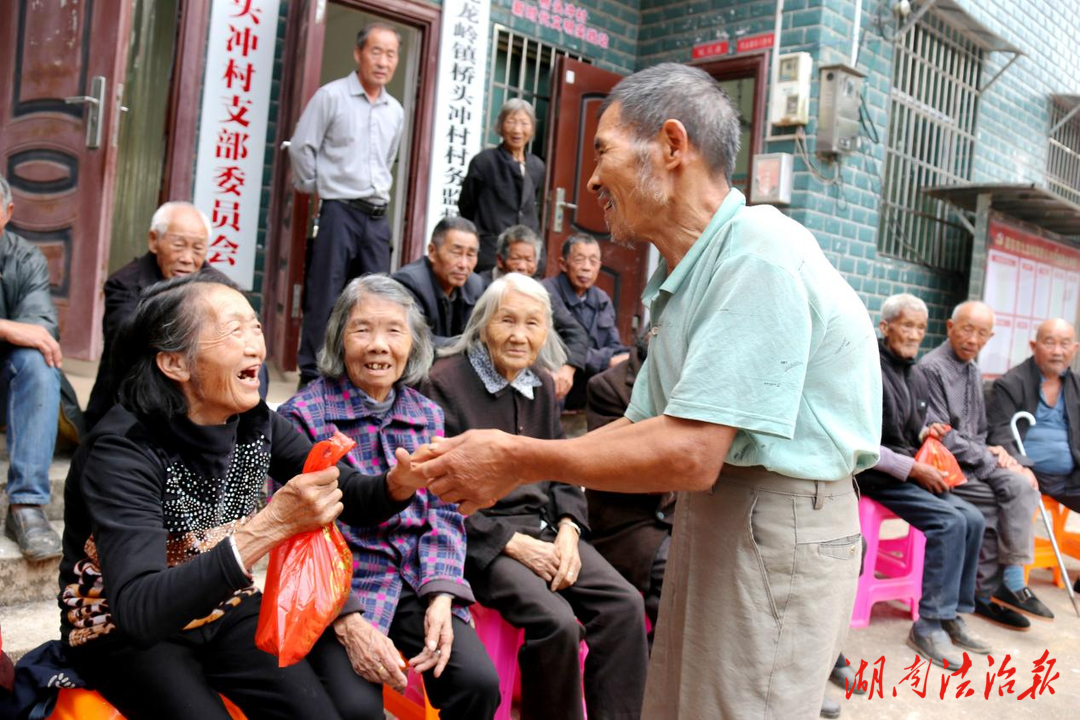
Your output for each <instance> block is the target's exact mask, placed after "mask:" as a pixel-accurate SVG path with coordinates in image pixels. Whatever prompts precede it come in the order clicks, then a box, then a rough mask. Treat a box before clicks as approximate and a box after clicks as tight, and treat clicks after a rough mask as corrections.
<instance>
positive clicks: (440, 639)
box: [409, 596, 454, 677]
mask: <svg viewBox="0 0 1080 720" xmlns="http://www.w3.org/2000/svg"><path fill="white" fill-rule="evenodd" d="M453 608H454V600H453V598H451V597H447V596H439V597H436V598H433V599H432V601H431V603H430V604H429V605H428V609H427V613H425V614H424V649H423V650H421V651H420V653H419V654H418V655H417V656H416V657H414V658H413V659H411V660H409V665H411V666H412V668H413V670H415V671H416V672H419V673H424V672H427V671H428V670H430V669H431V668H435V677H439V676H440V675H442V672H443V668H445V667H446V663H448V662H449V661H450V651H451V650H452V649H453V646H454V622H453V621H454V615H453V613H452V612H451V611H452V610H453Z"/></svg>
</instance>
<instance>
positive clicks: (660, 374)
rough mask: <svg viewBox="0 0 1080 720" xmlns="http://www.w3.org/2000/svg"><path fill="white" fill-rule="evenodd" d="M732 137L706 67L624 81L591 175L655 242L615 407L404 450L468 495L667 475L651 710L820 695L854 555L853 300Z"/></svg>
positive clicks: (487, 499)
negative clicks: (563, 421)
mask: <svg viewBox="0 0 1080 720" xmlns="http://www.w3.org/2000/svg"><path fill="white" fill-rule="evenodd" d="M738 147H739V122H738V113H737V111H736V109H735V108H734V106H733V105H732V103H731V101H730V99H729V98H728V97H727V96H726V95H725V94H724V93H723V91H721V90H720V88H719V87H718V85H717V84H716V83H715V82H714V81H713V80H712V79H711V78H710V77H709V76H708V75H706V74H705V73H704V72H702V71H701V70H699V69H695V68H690V67H686V66H683V65H675V64H663V65H658V66H655V67H652V68H649V69H647V70H643V71H641V72H639V73H636V74H635V75H632V76H630V77H628V78H626V79H624V80H623V81H622V82H620V83H619V85H618V86H616V88H615V90H614V91H613V92H612V94H611V96H610V97H609V98H608V100H607V101H606V102H605V104H604V106H603V109H602V115H601V118H600V124H599V127H598V129H597V132H596V137H595V148H596V153H597V165H596V170H595V172H594V173H593V176H592V178H591V179H590V180H589V187H590V188H591V189H592V190H593V191H594V192H596V194H597V197H598V199H599V202H600V204H601V206H602V207H603V209H604V215H605V218H606V220H607V223H608V226H609V227H610V229H611V234H612V237H613V238H614V239H615V240H616V241H619V242H623V243H627V244H636V243H641V242H649V243H652V244H653V245H655V246H656V248H657V250H658V251H659V252H660V255H661V257H662V260H661V261H660V265H659V267H658V268H657V270H656V273H655V275H654V276H653V277H652V279H651V280H650V282H649V284H648V287H647V288H646V289H645V293H644V296H643V300H644V301H645V302H647V303H648V304H649V306H650V309H651V314H650V318H651V330H650V332H651V333H652V338H651V341H650V346H649V357H648V359H647V360H646V362H645V364H644V366H643V367H642V369H641V372H640V374H639V375H638V378H637V382H636V383H635V385H634V390H633V395H632V398H631V402H630V407H629V408H628V409H627V411H626V417H624V418H622V419H621V420H619V421H616V422H615V423H612V424H610V425H607V426H606V427H604V428H601V429H599V430H596V431H594V432H592V433H589V434H588V435H585V436H583V437H581V438H577V439H573V440H557V441H541V440H534V439H530V438H524V437H515V436H510V435H505V434H502V433H499V432H495V431H479V432H477V431H473V432H469V433H466V434H464V435H460V436H458V437H456V438H451V439H448V440H445V441H442V442H441V443H437V444H436V445H435V446H434V447H433V448H430V449H422V450H421V451H418V454H417V455H416V456H415V457H414V461H416V462H423V463H424V464H425V468H424V473H425V474H426V476H427V477H429V478H430V479H431V482H430V484H429V487H430V488H431V489H432V490H433V491H434V492H436V493H437V494H439V495H440V496H441V497H442V498H443V499H444V500H449V501H453V502H460V503H461V508H462V510H463V511H464V512H469V511H471V510H474V509H476V508H478V507H484V506H487V505H489V504H491V503H493V502H494V501H495V500H496V499H497V498H499V497H501V496H503V495H505V494H506V493H507V492H509V491H510V490H512V489H513V488H515V487H517V486H518V485H520V484H522V483H528V482H534V481H537V480H541V479H546V478H556V479H559V480H562V481H564V482H568V483H573V484H576V485H584V486H586V487H589V488H595V489H597V490H614V491H621V492H663V491H669V490H677V491H680V495H679V500H678V504H677V510H676V515H675V527H674V535H673V537H672V544H671V554H670V557H669V560H668V567H667V574H666V576H665V579H664V590H663V597H662V599H661V606H660V620H659V626H658V629H657V634H656V641H655V645H654V647H653V654H652V664H651V666H650V668H649V679H648V683H647V686H646V699H645V711H644V713H643V717H644V718H647V719H649V720H652V719H653V718H672V719H675V718H680V719H682V720H686V719H688V718H702V719H705V718H708V720H715V719H716V718H744V717H761V718H785V719H788V718H811V717H816V716H817V714H818V711H819V709H820V707H821V701H822V697H823V695H824V690H825V683H826V679H827V678H828V676H829V671H830V669H831V667H832V664H833V660H834V659H835V658H836V656H837V654H838V653H839V651H840V643H841V641H842V639H843V637H844V634H845V629H846V627H847V625H848V622H849V621H850V617H851V608H852V604H853V602H854V596H855V586H856V580H857V575H858V572H859V558H860V542H859V520H858V512H857V498H856V495H855V493H854V490H853V487H852V480H851V477H852V474H853V473H857V472H859V471H861V470H865V469H866V468H869V467H872V466H873V465H874V464H875V463H876V461H877V458H878V448H879V444H880V429H881V428H880V426H881V374H880V366H879V363H878V359H877V344H876V339H875V336H874V329H873V326H872V325H871V322H870V318H869V316H868V315H867V312H866V309H865V308H864V307H863V305H862V303H861V302H860V301H859V299H858V297H857V296H856V295H855V293H854V292H853V291H852V290H851V288H850V287H849V286H848V284H847V283H846V282H844V280H843V278H842V277H841V276H840V275H839V274H838V273H837V272H836V270H835V269H834V268H833V267H832V266H831V265H830V264H829V262H828V260H827V259H826V258H825V256H824V254H822V252H821V250H820V248H819V247H818V244H817V242H816V241H815V239H814V238H813V236H812V235H811V234H810V233H809V232H808V231H807V230H806V229H805V228H803V227H802V226H801V225H799V224H798V223H797V222H795V221H793V220H791V219H790V218H788V217H786V216H784V215H783V214H781V213H780V212H778V211H777V210H776V209H775V208H773V207H770V206H758V207H753V208H750V207H746V200H745V198H744V197H743V195H742V194H741V193H740V192H739V191H738V190H736V189H734V188H732V187H731V184H730V183H731V175H732V171H733V168H734V164H735V157H736V155H737V152H738ZM432 456H434V457H433V458H432ZM721 469H722V471H721ZM560 572H569V571H568V570H566V569H560Z"/></svg>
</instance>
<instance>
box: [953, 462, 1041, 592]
mask: <svg viewBox="0 0 1080 720" xmlns="http://www.w3.org/2000/svg"><path fill="white" fill-rule="evenodd" d="M961 469H963V468H961ZM952 492H953V493H954V494H956V495H959V496H960V497H962V498H963V499H964V500H967V501H968V502H969V503H971V504H972V505H974V506H975V507H976V508H978V509H979V512H981V513H982V515H983V519H984V520H985V521H986V529H985V531H984V532H983V543H982V547H980V549H979V571H978V578H977V580H976V583H975V584H976V590H975V595H976V597H978V598H981V599H983V600H989V599H990V596H991V595H993V594H994V592H995V591H996V590H997V589H998V587H1000V586H1001V580H1002V574H1001V573H1002V568H1004V567H1005V566H1007V565H1026V564H1028V563H1030V562H1031V561H1032V560H1033V559H1034V557H1035V523H1034V522H1032V518H1033V516H1034V514H1035V510H1036V509H1038V507H1039V498H1040V495H1039V493H1038V491H1037V490H1034V489H1032V487H1031V486H1030V485H1029V484H1028V481H1027V478H1025V477H1024V476H1023V475H1021V474H1020V473H1015V472H1012V471H1010V470H1005V469H1003V468H997V469H995V470H994V472H993V473H991V474H990V476H989V477H987V478H985V479H984V480H976V479H975V478H973V477H971V476H970V475H969V476H968V481H967V482H966V483H964V484H963V485H957V486H956V487H955V488H953V490H952Z"/></svg>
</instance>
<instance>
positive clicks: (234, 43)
mask: <svg viewBox="0 0 1080 720" xmlns="http://www.w3.org/2000/svg"><path fill="white" fill-rule="evenodd" d="M279 4H280V0H214V1H213V5H212V6H211V9H210V35H209V38H208V41H207V50H206V77H205V78H204V81H203V100H202V109H201V112H200V119H199V145H198V150H197V152H198V154H197V155H196V162H195V192H194V200H193V202H194V203H195V206H196V207H198V208H199V209H200V210H202V211H203V212H204V213H206V215H207V217H209V218H210V240H209V247H208V248H207V252H206V261H207V262H208V263H209V264H210V266H211V267H213V268H215V269H217V270H220V271H221V272H223V273H225V274H226V275H228V276H229V277H230V278H231V279H232V280H233V281H234V282H236V283H237V284H238V285H239V286H240V287H241V288H243V289H244V290H250V289H251V288H252V284H253V280H254V276H255V244H256V241H257V237H258V231H259V209H260V204H261V202H262V177H263V155H264V151H265V150H266V125H267V120H268V118H269V115H270V80H271V77H272V75H273V71H274V44H275V42H276V41H277V25H278V6H279Z"/></svg>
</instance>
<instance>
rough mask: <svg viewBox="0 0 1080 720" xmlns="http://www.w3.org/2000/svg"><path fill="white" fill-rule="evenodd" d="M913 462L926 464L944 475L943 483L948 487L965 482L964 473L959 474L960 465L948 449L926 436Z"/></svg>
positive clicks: (935, 439) (936, 440) (931, 437)
mask: <svg viewBox="0 0 1080 720" xmlns="http://www.w3.org/2000/svg"><path fill="white" fill-rule="evenodd" d="M915 462H921V463H926V464H927V465H930V466H933V467H935V468H937V469H938V470H941V471H943V472H944V473H945V482H946V483H947V484H948V486H949V487H951V488H954V487H956V486H957V485H963V484H964V483H966V482H967V478H966V477H964V473H962V472H960V464H959V463H958V462H956V458H955V457H953V454H952V453H951V452H949V449H948V448H947V447H945V446H944V445H942V444H941V441H940V440H938V439H937V438H935V437H933V436H930V435H927V436H926V440H925V441H923V444H922V447H921V448H919V452H917V453H915Z"/></svg>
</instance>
